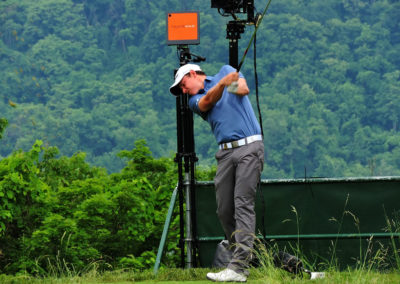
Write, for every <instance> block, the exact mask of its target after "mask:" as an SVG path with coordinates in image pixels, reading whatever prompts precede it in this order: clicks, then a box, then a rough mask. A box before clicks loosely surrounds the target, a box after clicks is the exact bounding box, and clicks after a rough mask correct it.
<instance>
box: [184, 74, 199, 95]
mask: <svg viewBox="0 0 400 284" xmlns="http://www.w3.org/2000/svg"><path fill="white" fill-rule="evenodd" d="M179 87H180V88H181V90H182V92H183V93H184V94H189V95H191V96H193V95H196V94H197V93H198V92H199V91H200V90H201V89H202V88H203V83H202V82H201V80H199V77H198V76H197V74H196V72H194V71H190V73H188V74H186V75H185V76H184V77H183V78H182V80H181V82H180V83H179Z"/></svg>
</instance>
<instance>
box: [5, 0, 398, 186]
mask: <svg viewBox="0 0 400 284" xmlns="http://www.w3.org/2000/svg"><path fill="white" fill-rule="evenodd" d="M264 2H265V3H264ZM266 2H267V1H258V0H256V1H255V3H256V6H257V9H258V10H259V11H262V9H263V5H265V4H266ZM210 6H211V5H210V1H193V0H187V1H178V0H163V1H137V0H119V1H114V0H93V1H83V0H62V1H60V0H40V1H29V0H19V1H12V0H8V1H5V2H4V1H3V2H2V3H1V4H0V39H1V40H0V66H1V68H0V78H1V79H0V113H1V117H4V118H6V119H7V120H8V121H9V126H8V128H7V130H6V131H5V132H4V133H3V140H2V144H1V147H0V156H3V157H6V156H8V155H10V154H11V153H12V152H13V151H15V150H18V149H22V150H24V151H27V150H29V149H30V147H31V145H33V143H34V141H35V140H37V139H39V140H43V141H44V144H45V145H47V146H49V145H50V146H57V147H58V148H59V149H60V153H61V154H63V155H67V156H71V155H73V154H74V153H76V152H77V151H83V152H85V153H86V154H87V160H88V161H89V162H90V163H91V164H92V165H97V166H101V167H106V168H107V169H108V170H109V171H111V172H118V171H119V170H120V169H121V168H122V167H123V163H122V162H121V160H120V159H118V158H117V157H116V154H117V153H118V152H119V151H121V150H124V149H130V148H132V146H133V143H134V141H136V140H138V139H146V141H148V144H149V147H150V149H151V150H152V152H153V153H154V155H155V156H156V157H161V156H164V157H165V156H170V154H171V152H174V151H175V149H176V131H175V128H176V122H175V119H176V116H175V99H174V98H173V97H172V96H171V95H170V94H169V92H168V87H169V86H170V84H171V82H172V74H173V69H174V68H176V67H177V66H178V63H179V62H178V58H177V56H176V47H174V46H167V45H166V43H165V38H166V36H165V31H166V28H165V22H166V21H165V14H166V12H167V11H176V10H197V11H200V22H201V27H200V36H201V44H200V45H199V46H192V47H191V49H192V52H194V53H196V54H200V55H202V56H204V57H206V58H207V61H206V63H204V64H202V67H203V69H204V70H205V71H206V73H208V74H212V73H214V72H216V71H217V70H218V69H219V67H220V66H221V65H222V64H226V63H227V62H228V42H227V40H226V38H225V33H226V32H225V29H226V22H227V21H228V20H230V18H225V17H222V16H221V15H219V14H218V12H217V10H216V9H211V8H210ZM399 14H400V3H399V2H398V1H390V0H373V1H371V0H361V1H353V0H329V1H318V0H301V1H294V0H282V1H272V4H271V6H270V9H269V11H268V13H267V15H266V17H265V19H264V21H263V23H262V26H261V27H260V29H259V31H258V35H257V58H258V60H257V70H258V74H259V84H260V86H259V87H260V88H259V89H260V100H261V103H260V104H261V105H260V106H261V112H262V115H263V121H264V123H263V124H264V132H265V138H266V139H265V140H266V142H265V144H266V167H265V170H264V173H263V177H265V178H271V177H272V178H282V177H289V178H291V177H303V176H304V174H306V175H307V176H368V175H398V174H400V169H399V168H400V167H399V166H400V164H399V161H400V136H399V132H398V130H399V113H400V103H399V102H400V100H398V98H399V94H400V81H399V77H400V60H399V58H400V32H399V31H400V18H399V17H398V15H399ZM239 16H240V17H242V15H239ZM252 31H253V27H247V28H246V32H245V33H244V34H243V35H242V39H241V40H240V42H239V44H240V53H241V52H242V50H243V49H244V47H245V46H246V44H247V41H248V39H249V38H250V35H251V33H252ZM250 53H251V52H250ZM250 53H249V55H248V57H247V59H246V62H245V64H244V66H243V68H242V71H243V73H244V74H245V75H246V77H247V79H248V82H249V85H250V87H251V90H252V92H251V94H250V96H251V98H252V100H253V102H255V100H254V97H255V96H254V89H255V86H254V75H253V70H252V69H253V66H252V63H251V54H250ZM195 135H196V152H197V154H198V156H199V158H200V159H199V161H200V163H201V164H208V165H209V164H211V163H213V154H214V152H215V151H216V145H215V141H214V138H213V137H212V135H211V134H210V131H209V126H208V125H207V124H206V123H205V122H203V121H202V120H201V119H200V118H196V120H195Z"/></svg>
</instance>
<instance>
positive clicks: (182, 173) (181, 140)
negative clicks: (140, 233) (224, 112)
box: [175, 45, 205, 268]
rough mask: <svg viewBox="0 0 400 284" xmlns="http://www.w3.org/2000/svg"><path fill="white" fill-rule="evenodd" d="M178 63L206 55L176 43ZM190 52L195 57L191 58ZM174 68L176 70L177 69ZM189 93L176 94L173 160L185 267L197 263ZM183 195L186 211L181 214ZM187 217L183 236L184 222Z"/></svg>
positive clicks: (193, 149)
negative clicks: (176, 165)
mask: <svg viewBox="0 0 400 284" xmlns="http://www.w3.org/2000/svg"><path fill="white" fill-rule="evenodd" d="M178 51H179V59H180V66H183V65H185V64H187V63H189V62H190V61H193V62H200V61H204V60H205V58H203V57H200V56H197V55H194V54H192V53H190V50H189V47H188V46H187V45H178ZM192 56H193V57H194V58H193V59H192ZM176 71H177V70H175V73H176ZM188 103H189V95H188V94H180V95H178V96H177V97H176V123H177V127H176V128H177V150H178V151H177V153H176V156H175V162H176V163H178V196H179V215H180V240H179V246H180V249H181V267H182V268H184V267H185V243H186V251H187V257H186V267H187V268H192V267H196V266H197V263H196V237H197V233H196V210H195V178H194V173H195V163H196V162H197V160H198V159H197V157H196V153H195V144H194V132H193V112H192V111H191V110H190V109H189V104H188ZM184 196H185V199H186V200H185V203H186V214H184V201H183V199H184ZM184 217H185V220H186V238H185V224H184Z"/></svg>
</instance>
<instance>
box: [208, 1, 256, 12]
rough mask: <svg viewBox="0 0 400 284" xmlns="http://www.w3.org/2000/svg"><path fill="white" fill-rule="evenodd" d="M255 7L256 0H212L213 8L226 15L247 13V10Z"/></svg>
mask: <svg viewBox="0 0 400 284" xmlns="http://www.w3.org/2000/svg"><path fill="white" fill-rule="evenodd" d="M250 6H254V0H251V1H249V0H228V1H226V0H211V8H218V9H221V10H223V11H224V12H225V13H247V8H248V7H250Z"/></svg>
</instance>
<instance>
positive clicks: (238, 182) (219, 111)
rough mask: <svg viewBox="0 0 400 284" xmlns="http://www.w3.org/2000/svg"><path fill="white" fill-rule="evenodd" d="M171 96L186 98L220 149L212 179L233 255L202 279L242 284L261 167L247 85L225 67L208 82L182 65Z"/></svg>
mask: <svg viewBox="0 0 400 284" xmlns="http://www.w3.org/2000/svg"><path fill="white" fill-rule="evenodd" d="M232 83H233V84H232ZM235 84H236V85H235ZM229 86H234V87H229ZM170 92H171V93H172V94H173V95H175V96H177V95H179V94H182V93H186V94H189V95H190V98H189V107H190V109H191V110H192V111H193V112H195V113H196V114H198V115H200V116H201V117H202V118H203V119H204V120H206V121H208V123H209V124H210V126H211V130H212V132H213V134H214V136H215V139H216V140H217V143H218V144H219V151H218V152H217V153H216V155H215V157H216V159H217V162H218V169H217V173H216V176H215V179H214V182H215V189H216V201H217V214H218V218H219V220H220V222H221V225H222V227H223V229H224V232H225V235H226V237H227V238H228V241H229V243H230V244H232V245H233V246H232V247H233V250H234V251H233V256H232V259H231V261H230V263H229V264H228V266H227V268H226V269H224V270H222V271H221V272H219V273H207V278H208V279H210V280H212V281H217V282H225V281H234V282H246V281H247V276H248V274H249V273H248V270H247V268H248V266H249V261H250V258H251V253H252V248H253V241H254V236H255V225H256V216H255V210H254V205H255V195H256V189H257V184H258V182H259V180H260V175H261V171H262V168H263V164H264V144H263V137H262V135H261V128H260V125H259V123H258V121H257V119H256V116H255V114H254V111H253V108H252V106H251V103H250V100H249V98H248V96H247V95H248V94H249V88H248V86H247V82H246V80H245V78H244V77H243V74H242V73H240V72H237V71H236V69H234V68H233V67H231V66H229V65H225V66H223V67H222V68H221V69H220V71H219V72H218V73H217V74H215V75H214V76H207V75H206V74H205V73H204V72H203V71H202V70H201V68H200V66H198V65H195V64H186V65H183V66H181V67H180V68H179V70H178V71H177V73H176V75H175V81H174V83H173V84H172V86H171V87H170Z"/></svg>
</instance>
